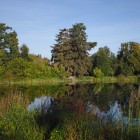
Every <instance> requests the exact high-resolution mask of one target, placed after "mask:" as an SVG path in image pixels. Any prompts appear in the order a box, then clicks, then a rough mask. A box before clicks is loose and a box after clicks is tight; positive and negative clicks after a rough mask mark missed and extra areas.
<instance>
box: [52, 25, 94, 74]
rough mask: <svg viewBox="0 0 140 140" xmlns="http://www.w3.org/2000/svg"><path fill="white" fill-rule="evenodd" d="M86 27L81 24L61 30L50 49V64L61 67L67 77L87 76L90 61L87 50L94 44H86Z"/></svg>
mask: <svg viewBox="0 0 140 140" xmlns="http://www.w3.org/2000/svg"><path fill="white" fill-rule="evenodd" d="M85 30H86V27H85V25H84V24H83V23H77V24H74V25H73V26H72V28H70V29H62V30H60V32H59V34H58V35H57V36H56V38H57V39H56V42H57V44H55V45H54V46H53V47H52V48H53V49H52V62H53V63H54V64H56V65H58V66H63V67H64V68H65V71H66V73H67V76H83V75H87V74H88V69H89V67H90V59H89V56H88V52H87V51H88V50H90V49H91V48H93V47H94V46H95V45H96V43H91V42H87V35H86V32H85Z"/></svg>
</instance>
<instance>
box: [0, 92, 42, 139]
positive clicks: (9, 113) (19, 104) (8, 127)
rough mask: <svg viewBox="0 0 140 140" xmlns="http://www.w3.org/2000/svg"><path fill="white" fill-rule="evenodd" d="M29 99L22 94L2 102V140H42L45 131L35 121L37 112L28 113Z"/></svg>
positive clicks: (0, 119) (0, 124)
mask: <svg viewBox="0 0 140 140" xmlns="http://www.w3.org/2000/svg"><path fill="white" fill-rule="evenodd" d="M28 103H29V102H28V99H23V97H22V95H21V94H16V95H14V96H11V95H8V96H7V97H4V98H2V99H1V100H0V106H1V109H0V139H1V140H42V139H43V137H44V131H43V130H42V129H40V128H39V127H38V125H37V123H36V120H35V117H34V116H35V112H28V110H27V104H28Z"/></svg>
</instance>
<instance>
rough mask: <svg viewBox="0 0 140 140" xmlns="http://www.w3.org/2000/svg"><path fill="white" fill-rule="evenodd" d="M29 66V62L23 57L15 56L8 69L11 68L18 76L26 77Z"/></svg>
mask: <svg viewBox="0 0 140 140" xmlns="http://www.w3.org/2000/svg"><path fill="white" fill-rule="evenodd" d="M28 67H29V65H28V62H27V61H26V60H24V59H22V58H15V59H13V60H12V61H10V62H9V63H8V66H7V69H8V70H11V72H12V73H13V75H14V76H15V77H17V78H26V77H27V76H28V75H27V72H26V69H27V68H28Z"/></svg>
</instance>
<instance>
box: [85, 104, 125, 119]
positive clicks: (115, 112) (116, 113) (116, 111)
mask: <svg viewBox="0 0 140 140" xmlns="http://www.w3.org/2000/svg"><path fill="white" fill-rule="evenodd" d="M87 112H90V113H92V114H93V115H96V116H98V117H99V118H100V119H102V120H104V121H105V120H107V119H111V120H112V121H116V120H117V121H120V120H121V119H122V118H123V117H122V116H123V115H122V111H121V107H120V105H119V104H118V102H117V101H116V102H115V103H114V104H113V105H110V109H109V110H108V111H107V112H105V111H101V110H100V109H99V108H98V107H97V106H96V105H94V104H93V103H90V102H88V103H87Z"/></svg>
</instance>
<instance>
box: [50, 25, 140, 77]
mask: <svg viewBox="0 0 140 140" xmlns="http://www.w3.org/2000/svg"><path fill="white" fill-rule="evenodd" d="M85 31H86V27H85V25H84V24H83V23H77V24H74V25H73V26H72V27H71V28H69V29H66V28H64V29H61V30H60V32H59V33H58V35H57V36H56V44H55V45H54V46H52V48H53V49H52V62H53V64H54V65H57V66H58V67H59V66H63V67H64V69H65V71H66V74H67V76H71V75H72V76H96V77H103V76H117V75H124V76H129V75H138V74H140V44H139V43H136V42H127V43H122V44H121V47H120V48H119V51H118V53H117V55H115V54H114V53H112V52H111V51H110V49H109V48H108V47H107V46H105V47H101V48H99V50H98V51H97V53H94V54H92V55H89V51H90V50H91V49H92V48H94V47H95V46H96V45H97V43H96V42H87V35H86V32H85Z"/></svg>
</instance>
